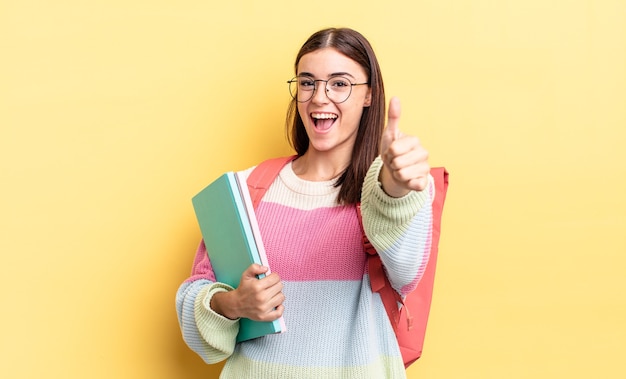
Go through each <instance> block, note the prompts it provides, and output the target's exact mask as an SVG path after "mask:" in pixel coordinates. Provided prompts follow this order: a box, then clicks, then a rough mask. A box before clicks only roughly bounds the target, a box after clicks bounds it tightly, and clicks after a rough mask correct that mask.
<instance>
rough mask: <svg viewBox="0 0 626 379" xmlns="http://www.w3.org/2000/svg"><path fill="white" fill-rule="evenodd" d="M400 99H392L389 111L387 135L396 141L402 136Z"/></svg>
mask: <svg viewBox="0 0 626 379" xmlns="http://www.w3.org/2000/svg"><path fill="white" fill-rule="evenodd" d="M400 111H401V109H400V99H398V98H397V97H392V98H391V100H390V101H389V110H388V111H387V133H388V134H389V135H391V140H392V141H395V140H396V139H397V138H398V136H399V135H400V129H399V126H398V125H399V124H400V113H401V112H400Z"/></svg>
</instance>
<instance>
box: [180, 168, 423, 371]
mask: <svg viewBox="0 0 626 379" xmlns="http://www.w3.org/2000/svg"><path fill="white" fill-rule="evenodd" d="M381 167H382V161H381V160H380V158H377V159H376V160H375V161H374V163H373V164H372V166H371V167H370V169H369V171H368V173H367V175H366V178H365V181H364V184H363V189H362V196H361V199H362V200H361V211H362V216H363V226H364V230H365V232H366V234H367V236H368V238H369V240H370V242H371V243H372V245H373V246H374V247H375V248H376V250H377V251H378V253H379V255H380V257H381V260H382V261H383V264H384V267H385V270H386V273H387V276H388V277H389V280H390V282H391V283H392V286H393V287H394V288H395V289H396V290H397V291H398V292H399V293H400V294H401V295H406V294H407V293H409V292H410V291H412V290H413V289H414V288H415V286H416V285H417V283H418V282H419V280H420V278H421V276H422V274H423V271H424V268H425V266H426V263H427V261H428V256H429V253H430V238H431V232H432V207H431V201H432V197H433V195H434V188H433V185H432V179H431V181H430V184H429V187H428V188H427V189H426V190H424V191H421V192H415V191H413V192H410V193H409V194H408V195H406V196H404V197H402V198H392V197H389V196H388V195H386V194H385V193H384V191H383V190H382V188H381V186H380V183H379V182H378V176H379V172H380V169H381ZM251 170H252V169H248V170H246V171H244V174H245V175H249V173H250V172H251ZM338 191H339V188H337V187H334V181H323V182H310V181H305V180H302V179H300V178H299V177H298V176H296V174H295V173H294V172H293V169H292V167H291V164H290V163H289V164H287V165H286V166H285V167H284V168H283V170H282V171H281V172H280V174H279V176H278V177H277V178H276V180H275V181H274V183H273V184H272V186H271V187H270V188H269V190H268V191H267V193H266V194H265V196H264V197H263V199H262V201H261V203H260V204H259V206H258V208H257V210H256V215H257V218H258V222H259V227H260V230H261V235H262V239H263V242H264V245H265V249H266V253H267V258H268V262H269V266H270V267H271V269H272V271H273V272H275V273H277V274H278V275H279V276H280V278H281V280H282V282H283V286H284V287H283V293H284V294H285V301H284V303H283V304H284V307H285V311H284V319H285V323H286V325H287V331H286V332H284V333H280V334H274V335H268V336H265V337H261V338H257V339H253V340H250V341H245V342H241V343H238V344H236V343H235V337H236V335H237V332H238V327H239V323H238V320H230V319H227V318H225V317H223V316H221V315H219V314H217V313H216V312H214V311H213V310H211V308H210V307H209V304H210V301H211V297H212V296H213V294H215V293H217V292H220V291H229V290H232V288H230V287H229V286H227V285H225V284H222V283H218V282H216V281H215V275H214V273H213V271H212V268H211V264H210V261H209V259H208V257H207V254H206V250H205V246H204V243H202V242H201V243H200V246H199V248H198V251H197V252H196V259H195V261H194V265H193V269H192V275H191V277H190V278H188V279H187V280H186V281H185V282H184V283H183V284H182V285H181V286H180V287H179V289H178V292H177V295H176V307H177V311H178V320H179V323H180V327H181V331H182V334H183V338H184V340H185V342H186V343H187V345H188V346H189V347H190V348H191V349H192V350H194V351H195V352H196V353H197V354H198V355H200V356H201V357H202V359H204V360H205V361H206V362H207V363H216V362H219V361H222V360H224V359H227V362H226V364H225V366H224V369H223V370H222V374H221V376H220V378H224V379H231V378H235V379H245V378H268V379H275V378H281V379H282V378H298V379H300V378H314V379H324V378H328V379H336V378H354V379H363V378H376V379H381V378H405V377H406V374H405V370H404V365H403V362H402V357H401V355H400V351H399V347H398V344H397V341H396V338H395V335H394V332H393V329H392V327H391V324H390V322H389V319H388V317H387V314H386V312H385V308H384V306H383V304H382V301H381V299H380V296H379V295H378V294H377V293H372V291H371V287H370V282H369V277H368V273H367V264H366V254H365V253H364V252H363V246H362V242H361V235H362V233H361V228H360V224H359V221H358V217H357V210H356V207H355V206H354V205H339V204H337V202H336V199H337V193H338Z"/></svg>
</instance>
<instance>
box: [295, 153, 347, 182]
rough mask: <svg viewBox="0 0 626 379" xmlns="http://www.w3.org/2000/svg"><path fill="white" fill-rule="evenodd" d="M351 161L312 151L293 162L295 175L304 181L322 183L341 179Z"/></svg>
mask: <svg viewBox="0 0 626 379" xmlns="http://www.w3.org/2000/svg"><path fill="white" fill-rule="evenodd" d="M349 163H350V159H349V157H348V158H343V157H339V156H335V155H333V154H325V153H319V152H312V151H311V150H310V149H309V151H307V152H306V153H305V154H304V155H303V156H301V157H300V158H298V159H296V160H295V161H294V162H293V165H292V168H293V171H294V172H295V174H296V175H297V176H298V177H299V178H301V179H304V180H309V181H313V182H321V181H327V180H332V179H335V178H337V177H339V176H340V175H341V174H342V173H343V172H344V171H345V169H346V168H347V167H348V164H349Z"/></svg>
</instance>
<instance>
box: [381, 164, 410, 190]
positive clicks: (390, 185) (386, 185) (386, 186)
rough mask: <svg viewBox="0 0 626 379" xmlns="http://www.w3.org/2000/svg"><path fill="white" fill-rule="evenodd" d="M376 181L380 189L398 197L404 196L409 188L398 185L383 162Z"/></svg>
mask: <svg viewBox="0 0 626 379" xmlns="http://www.w3.org/2000/svg"><path fill="white" fill-rule="evenodd" d="M378 182H379V183H380V186H381V188H382V190H383V191H384V192H385V193H386V194H387V195H389V196H391V197H395V198H399V197H404V196H406V195H407V194H408V193H409V192H411V191H410V190H408V189H406V188H404V187H402V186H399V185H398V184H397V183H396V181H395V180H394V178H393V176H392V175H391V171H390V170H389V168H388V167H387V165H385V164H384V163H383V166H382V168H381V169H380V173H379V174H378Z"/></svg>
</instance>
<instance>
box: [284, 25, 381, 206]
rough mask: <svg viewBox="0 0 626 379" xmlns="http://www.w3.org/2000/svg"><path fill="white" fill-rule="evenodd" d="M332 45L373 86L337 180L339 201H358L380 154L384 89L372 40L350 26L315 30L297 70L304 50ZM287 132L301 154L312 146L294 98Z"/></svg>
mask: <svg viewBox="0 0 626 379" xmlns="http://www.w3.org/2000/svg"><path fill="white" fill-rule="evenodd" d="M327 47H330V48H333V49H335V50H337V51H339V52H340V53H341V54H343V55H345V56H347V57H348V58H350V59H352V60H354V61H355V62H357V63H358V64H359V65H360V66H361V67H363V69H364V70H365V74H366V75H367V81H368V83H369V86H370V88H371V89H372V93H371V94H372V98H371V105H370V106H369V107H366V108H363V114H362V116H361V121H360V124H359V130H358V131H357V136H356V141H355V143H354V148H353V150H352V159H351V161H350V164H349V166H348V167H347V168H346V170H345V171H344V172H343V173H342V174H341V176H340V177H339V178H338V179H337V182H335V186H341V189H340V190H339V194H338V195H337V202H338V203H340V204H356V203H358V202H359V201H361V188H362V187H363V180H364V179H365V175H366V174H367V170H368V169H369V167H370V165H371V164H372V162H373V161H374V159H375V158H376V156H377V155H378V150H379V148H380V139H381V137H382V133H383V129H384V124H385V89H384V86H383V78H382V75H381V73H380V67H379V65H378V60H377V59H376V55H375V54H374V50H373V49H372V46H371V45H370V43H369V42H368V41H367V39H365V37H363V35H361V34H360V33H359V32H357V31H354V30H352V29H348V28H329V29H324V30H320V31H318V32H316V33H315V34H313V35H312V36H311V37H309V39H308V40H307V41H306V42H305V43H304V45H302V48H300V52H298V55H297V57H296V62H295V71H296V74H297V71H298V63H299V62H300V59H301V58H302V56H304V55H305V54H308V53H311V52H313V51H316V50H319V49H322V48H327ZM286 127H287V134H288V136H289V142H290V143H291V146H292V147H293V148H294V150H295V151H296V154H297V155H298V156H302V155H304V153H305V152H306V151H307V149H308V148H309V137H308V135H307V133H306V130H305V129H304V123H303V122H302V118H301V117H300V113H299V112H298V104H297V102H296V100H295V99H293V100H292V101H291V103H290V104H289V108H288V110H287V123H286Z"/></svg>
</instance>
